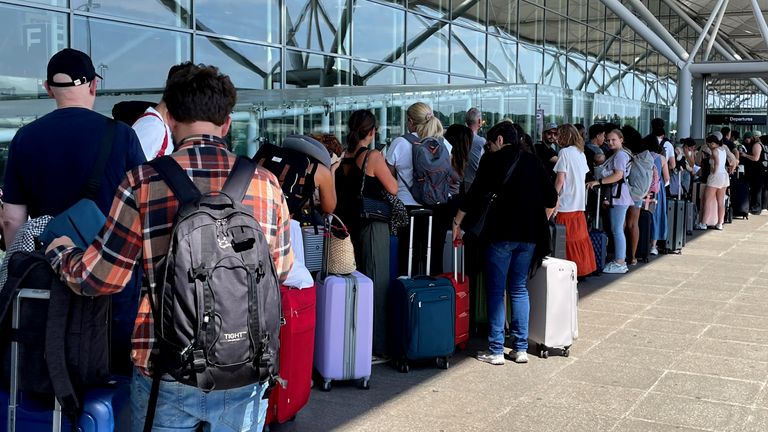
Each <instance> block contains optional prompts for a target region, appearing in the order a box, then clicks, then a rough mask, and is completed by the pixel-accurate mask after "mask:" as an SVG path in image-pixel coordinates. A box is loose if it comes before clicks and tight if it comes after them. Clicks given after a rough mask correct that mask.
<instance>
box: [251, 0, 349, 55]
mask: <svg viewBox="0 0 768 432" xmlns="http://www.w3.org/2000/svg"><path fill="white" fill-rule="evenodd" d="M285 9H286V10H285V13H286V25H287V27H288V28H287V29H286V33H287V40H286V44H287V45H288V46H292V47H297V48H305V49H312V50H317V51H323V52H327V53H333V54H347V48H348V46H349V31H347V30H348V27H349V24H350V23H349V21H350V20H349V18H350V17H349V9H348V8H347V0H297V1H287V2H285ZM250 17H251V18H252V15H251V16H250Z"/></svg>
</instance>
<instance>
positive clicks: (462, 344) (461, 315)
mask: <svg viewBox="0 0 768 432" xmlns="http://www.w3.org/2000/svg"><path fill="white" fill-rule="evenodd" d="M447 241H448V243H449V244H450V245H451V249H452V250H453V253H452V255H453V262H452V263H451V265H450V266H448V267H445V268H453V272H450V273H443V274H441V275H440V276H438V277H442V278H445V279H448V280H449V281H451V284H452V285H453V288H454V290H455V291H456V318H455V320H456V329H455V333H456V339H455V345H456V346H457V347H459V348H461V349H464V348H466V347H467V341H468V340H469V279H467V277H466V270H465V266H464V263H465V262H464V244H463V243H462V242H461V241H459V242H456V243H454V242H453V239H452V238H451V239H448V240H447Z"/></svg>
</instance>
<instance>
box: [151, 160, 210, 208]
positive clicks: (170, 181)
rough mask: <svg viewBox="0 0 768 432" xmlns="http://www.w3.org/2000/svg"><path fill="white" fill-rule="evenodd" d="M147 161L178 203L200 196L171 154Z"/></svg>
mask: <svg viewBox="0 0 768 432" xmlns="http://www.w3.org/2000/svg"><path fill="white" fill-rule="evenodd" d="M148 163H149V164H150V165H151V166H152V167H153V168H154V169H155V171H157V173H158V174H160V177H162V178H163V180H164V181H165V183H166V184H167V185H168V187H169V188H170V189H171V191H172V192H173V194H174V195H175V196H176V198H177V199H178V200H179V202H180V203H182V204H186V203H190V202H193V201H195V200H197V199H199V198H200V190H199V189H198V188H197V186H195V184H194V183H193V182H192V179H190V178H189V176H188V175H187V173H186V172H184V169H183V168H181V166H180V165H179V163H178V162H176V160H174V159H173V158H172V157H171V156H163V157H159V158H156V159H153V160H152V161H151V162H148Z"/></svg>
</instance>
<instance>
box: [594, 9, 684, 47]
mask: <svg viewBox="0 0 768 432" xmlns="http://www.w3.org/2000/svg"><path fill="white" fill-rule="evenodd" d="M603 3H605V2H603ZM628 3H629V4H630V5H632V9H634V10H635V11H636V12H637V13H638V14H639V15H640V18H642V19H643V20H645V23H646V25H647V26H648V27H650V28H651V30H653V32H654V33H655V34H657V35H658V36H659V37H660V38H661V39H662V40H663V41H664V42H665V43H666V44H667V46H668V47H669V48H671V49H672V50H673V51H674V52H675V54H677V56H678V57H680V58H681V59H682V60H688V52H687V51H686V50H685V48H683V46H682V45H680V42H678V41H677V38H675V37H674V36H673V35H672V34H671V33H670V32H669V30H667V28H666V27H664V26H663V25H662V24H661V23H660V22H659V19H658V18H656V16H655V15H654V14H653V13H651V11H649V10H648V8H646V7H645V5H644V4H643V2H642V1H641V0H628ZM606 6H607V4H606ZM614 13H615V12H614ZM617 15H618V14H617Z"/></svg>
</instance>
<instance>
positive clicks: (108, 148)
mask: <svg viewBox="0 0 768 432" xmlns="http://www.w3.org/2000/svg"><path fill="white" fill-rule="evenodd" d="M114 138H115V121H114V120H112V119H111V118H108V119H107V127H106V130H105V131H104V136H103V137H102V140H101V147H99V154H98V156H96V163H94V164H93V171H92V172H91V176H90V177H88V181H87V182H86V183H85V187H84V188H83V195H82V196H83V198H88V199H90V200H95V199H96V194H97V193H99V187H100V186H101V179H102V177H104V168H106V166H107V159H109V155H110V153H112V141H114Z"/></svg>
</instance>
